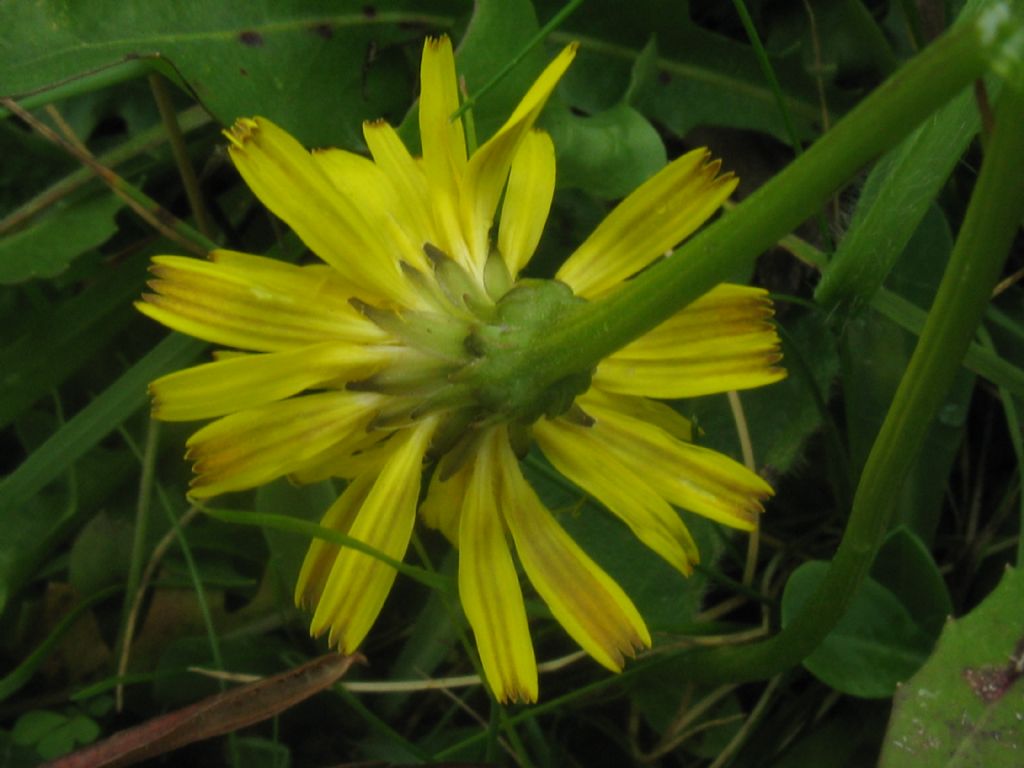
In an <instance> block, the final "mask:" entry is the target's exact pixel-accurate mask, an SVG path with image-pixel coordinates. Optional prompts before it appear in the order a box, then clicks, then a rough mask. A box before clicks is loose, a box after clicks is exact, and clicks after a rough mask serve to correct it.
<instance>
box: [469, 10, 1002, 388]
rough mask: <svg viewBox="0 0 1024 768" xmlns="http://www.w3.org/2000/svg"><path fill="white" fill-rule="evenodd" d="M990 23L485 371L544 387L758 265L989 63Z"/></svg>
mask: <svg viewBox="0 0 1024 768" xmlns="http://www.w3.org/2000/svg"><path fill="white" fill-rule="evenodd" d="M983 26H984V25H983V24H981V23H980V22H977V21H975V22H968V23H964V24H961V25H959V26H958V27H956V28H955V29H954V30H953V31H952V32H950V33H949V34H948V35H947V36H945V37H944V38H942V39H941V40H939V41H937V42H936V43H935V44H934V45H932V46H930V47H929V48H928V49H927V50H926V51H924V52H923V53H921V54H920V55H919V56H918V57H916V58H915V59H913V60H912V61H911V62H909V63H908V64H907V65H906V66H905V67H904V68H903V69H902V70H901V71H899V72H898V73H897V74H896V75H895V76H894V77H893V78H892V79H890V80H888V81H887V82H886V83H885V84H884V85H882V86H880V87H879V88H878V90H876V91H875V92H874V93H873V94H872V95H871V96H869V97H868V98H866V99H865V100H864V101H863V102H862V103H861V104H860V105H858V106H857V108H856V109H854V110H853V111H852V112H850V113H849V114H848V115H847V116H846V118H844V119H843V120H842V121H841V122H839V123H838V124H837V125H836V126H835V127H834V128H833V129H832V130H831V131H829V132H828V133H827V134H825V135H824V136H823V137H822V138H821V139H819V140H818V141H817V142H816V143H815V144H814V146H812V147H811V148H810V149H809V150H808V151H807V152H805V153H804V154H803V155H802V156H801V157H799V158H797V159H796V160H794V161H793V162H792V163H791V164H790V165H789V166H788V167H787V168H786V169H785V170H784V171H782V172H781V173H780V174H778V175H777V176H776V177H775V178H774V179H772V180H771V181H769V182H768V183H767V184H765V185H764V186H763V187H761V189H760V190H758V191H757V192H756V193H755V194H753V195H751V196H750V197H749V198H747V200H745V201H744V202H743V203H742V204H740V205H739V206H737V207H736V208H735V209H734V210H733V211H732V212H730V213H728V214H726V215H724V216H723V217H722V218H721V219H720V220H719V221H717V222H716V223H715V224H713V225H711V226H710V227H708V228H707V229H706V230H704V231H703V232H702V233H700V234H698V235H697V236H696V237H694V238H693V239H691V240H690V241H688V242H687V243H685V244H684V245H683V246H682V247H680V248H679V249H678V250H677V251H676V252H675V253H674V254H673V255H671V256H670V257H668V258H666V259H663V260H662V261H661V262H659V263H657V264H655V265H654V266H652V267H651V268H650V269H648V270H647V271H645V272H644V273H642V274H640V275H639V276H637V277H636V278H635V279H633V280H631V281H629V282H628V283H626V284H625V285H624V286H623V287H622V288H621V289H620V290H618V291H616V292H615V293H613V294H612V295H611V296H609V297H608V298H606V299H602V300H600V301H596V302H592V303H589V304H585V305H582V306H580V307H579V308H578V309H575V310H574V311H571V312H567V313H566V316H565V317H564V319H563V320H562V321H560V322H559V323H558V324H556V325H555V326H553V327H552V328H551V329H550V333H549V334H547V335H546V336H545V337H543V338H541V339H538V340H537V342H536V343H535V344H532V345H531V346H529V347H528V348H524V349H519V350H516V351H514V352H511V353H510V354H507V355H502V356H501V357H500V358H496V359H494V360H493V361H491V362H489V364H488V369H487V370H482V371H481V372H480V373H481V378H482V379H485V380H488V381H491V382H501V381H503V380H507V378H508V377H510V376H522V375H523V372H527V374H526V375H527V376H528V378H529V381H528V382H526V386H529V387H532V388H534V389H535V391H537V392H543V391H545V390H546V389H547V388H548V387H550V386H551V385H553V384H554V383H555V382H557V381H559V380H561V379H563V378H565V377H566V376H567V375H570V374H572V373H573V372H578V371H581V370H588V369H590V368H593V367H594V366H595V365H596V364H597V363H598V362H599V361H600V360H601V359H602V358H604V357H606V356H607V355H609V354H610V353H612V352H614V351H615V350H617V349H619V348H620V347H622V346H624V345H625V344H627V343H629V342H630V341H632V340H633V339H635V338H637V337H638V336H640V335H642V334H644V333H646V332H647V331H649V330H651V329H652V328H654V327H655V326H656V325H658V324H659V323H661V322H662V321H664V320H665V319H667V318H668V317H670V316H671V315H672V314H674V313H675V312H677V311H678V310H680V309H681V308H682V307H684V306H686V305H687V304H689V303H690V302H691V301H693V300H694V299H696V298H697V297H699V296H701V295H702V294H704V293H705V292H707V291H708V290H710V289H711V288H712V287H714V286H715V285H716V284H718V283H720V282H722V281H723V280H726V279H728V278H729V277H731V276H734V275H736V274H738V273H742V272H743V271H744V270H748V269H749V268H750V266H751V265H752V263H753V261H754V259H755V258H756V257H757V255H758V254H760V253H761V252H762V251H764V250H765V249H766V248H768V247H770V246H771V245H772V244H774V243H775V242H777V241H778V240H779V239H780V238H781V237H783V236H785V235H787V234H788V233H789V232H791V231H792V230H793V229H795V228H796V227H797V226H798V225H799V224H800V223H801V222H803V221H804V220H806V219H807V218H809V217H810V216H813V215H814V213H815V211H817V210H818V209H819V207H820V206H821V205H822V204H823V203H824V202H825V201H826V200H828V198H829V196H830V195H832V194H833V192H835V190H836V189H838V188H839V187H840V186H841V185H842V184H843V183H844V182H846V180H848V179H849V178H851V177H852V176H853V175H854V174H855V173H856V172H857V171H858V170H859V169H860V168H862V167H863V166H864V165H865V164H867V163H868V162H870V161H871V160H873V159H874V158H876V157H878V156H879V155H880V154H881V153H883V152H885V151H886V150H888V149H890V148H891V147H892V146H894V145H895V144H896V142H898V141H899V140H900V139H901V138H902V137H903V136H905V135H906V134H907V133H909V132H910V131H911V130H912V129H913V128H914V127H915V126H916V125H917V124H918V123H919V122H921V121H922V120H923V119H924V118H925V117H927V116H928V115H929V114H931V113H932V112H933V111H935V110H936V109H937V108H938V107H940V106H941V105H942V104H943V103H945V102H946V101H948V100H949V99H950V98H952V97H953V96H955V95H956V94H957V93H959V92H960V90H961V89H962V88H964V87H966V86H967V85H968V84H970V82H971V81H972V80H973V79H974V78H975V77H977V76H979V75H980V74H981V73H983V72H984V71H985V69H986V63H987V54H988V52H989V51H990V50H991V48H992V47H993V46H994V45H995V44H997V43H998V42H999V41H998V40H997V41H995V42H993V40H992V39H985V34H983V32H982V27H983ZM988 26H989V27H991V26H992V25H991V24H989V25H988ZM1006 27H1012V28H1013V29H1016V26H1015V25H1014V24H1012V23H1007V24H1004V25H1003V27H1001V28H998V29H997V32H1001V33H1002V36H1005V35H1009V34H1010V31H1012V30H1007V29H1005V28H1006ZM989 36H990V37H991V30H989ZM1000 39H1001V38H1000Z"/></svg>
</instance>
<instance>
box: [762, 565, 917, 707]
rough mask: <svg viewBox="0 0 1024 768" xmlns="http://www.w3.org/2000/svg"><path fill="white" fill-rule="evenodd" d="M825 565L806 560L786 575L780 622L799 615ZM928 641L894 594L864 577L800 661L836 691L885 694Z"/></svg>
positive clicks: (865, 695)
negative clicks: (843, 610) (815, 645)
mask: <svg viewBox="0 0 1024 768" xmlns="http://www.w3.org/2000/svg"><path fill="white" fill-rule="evenodd" d="M828 567H829V566H828V563H826V562H823V561H819V560H815V561H811V562H808V563H804V564H803V565H801V566H800V567H799V568H797V569H796V570H795V571H794V572H793V574H792V575H791V576H790V577H789V581H787V582H786V589H785V591H784V593H783V595H782V625H783V626H785V625H786V624H788V623H789V621H790V620H791V619H792V617H793V616H795V615H796V614H797V613H799V611H800V608H801V607H802V606H803V604H804V602H805V601H806V600H807V598H809V597H810V596H811V595H812V594H813V593H814V591H815V590H816V589H817V588H818V585H819V584H820V583H821V581H822V579H823V578H824V577H825V573H826V572H827V571H828ZM931 644H932V640H931V638H930V637H928V635H927V634H926V633H925V632H924V631H923V630H922V629H921V628H920V627H918V626H917V624H916V623H915V622H914V620H913V618H912V617H911V615H910V613H909V612H908V611H907V609H906V608H904V607H903V605H902V604H901V603H900V601H899V600H898V599H897V598H896V596H895V595H893V594H892V592H890V591H889V590H887V589H886V588H885V587H883V586H882V585H881V584H879V583H878V582H877V581H875V580H874V579H870V578H869V579H865V581H864V584H863V585H862V587H861V588H860V589H859V590H858V591H857V594H856V595H855V596H854V598H853V602H852V603H851V605H850V608H849V610H848V611H847V612H846V614H845V615H844V616H843V618H842V619H841V620H840V621H839V623H838V624H837V625H836V627H835V629H833V630H832V632H831V633H829V635H828V637H826V638H825V640H824V641H823V642H822V643H821V645H819V646H818V648H817V649H816V650H815V651H814V652H813V653H812V654H811V655H810V656H808V657H807V658H806V659H804V662H803V664H804V667H806V668H807V669H808V670H809V671H810V672H811V673H812V674H813V675H814V676H815V677H817V678H818V679H819V680H821V681H822V682H824V683H826V684H827V685H830V686H831V687H833V688H835V689H836V690H837V691H840V692H842V693H847V694H850V695H852V696H860V697H862V698H868V699H871V698H885V697H887V696H891V695H892V693H893V691H895V690H896V688H897V686H898V685H899V683H901V682H903V681H905V680H907V679H908V678H909V677H910V676H911V675H913V674H914V672H916V671H917V670H918V669H919V668H920V666H921V664H923V663H924V660H925V659H926V658H927V656H928V652H929V650H930V649H931Z"/></svg>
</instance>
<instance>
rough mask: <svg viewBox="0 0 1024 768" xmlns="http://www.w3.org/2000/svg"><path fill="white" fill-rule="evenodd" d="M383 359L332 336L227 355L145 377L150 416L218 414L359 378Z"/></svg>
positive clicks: (375, 350)
mask: <svg viewBox="0 0 1024 768" xmlns="http://www.w3.org/2000/svg"><path fill="white" fill-rule="evenodd" d="M387 359H388V354H387V350H385V349H383V348H380V347H367V346H364V345H360V344H344V343H338V342H326V343H322V344H316V345H313V346H310V347H302V348H300V349H296V350H291V351H288V352H271V353H268V354H261V355H238V356H232V357H229V358H227V359H223V360H218V361H217V362H213V363H206V364H205V365H197V366H195V367H194V368H186V369H185V370H183V371H177V372H176V373H172V374H169V375H167V376H163V377H161V378H159V379H157V380H156V381H154V382H153V383H151V384H150V385H149V391H150V394H151V395H152V396H153V416H154V417H156V418H158V419H161V420H162V421H192V420H195V419H209V418H214V417H217V416H223V415H224V414H226V413H234V412H236V411H243V410H246V409H249V408H255V407H257V406H261V405H265V404H266V403H269V402H273V401H275V400H282V399H284V398H286V397H290V396H292V395H295V394H298V393H299V392H301V391H303V390H305V389H310V388H313V387H316V386H318V385H322V384H324V383H326V382H332V383H335V384H337V383H339V382H340V381H341V380H355V379H362V378H365V377H366V376H369V375H370V374H371V373H372V372H373V371H374V370H376V369H377V368H379V367H380V366H381V365H382V364H383V363H384V362H385V361H387Z"/></svg>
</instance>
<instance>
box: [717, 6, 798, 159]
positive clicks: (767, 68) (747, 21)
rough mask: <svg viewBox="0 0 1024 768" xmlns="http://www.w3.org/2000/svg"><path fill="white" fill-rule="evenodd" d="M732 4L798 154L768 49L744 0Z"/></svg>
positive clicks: (794, 151)
mask: <svg viewBox="0 0 1024 768" xmlns="http://www.w3.org/2000/svg"><path fill="white" fill-rule="evenodd" d="M732 5H733V7H734V8H735V9H736V14H737V15H738V16H739V17H740V23H741V24H743V30H744V31H745V32H746V33H747V39H748V40H749V41H750V45H751V47H752V48H753V49H754V53H755V54H756V55H757V63H758V64H759V65H760V67H761V72H762V73H763V74H764V79H765V80H767V81H768V87H769V88H771V91H772V96H774V97H775V105H776V106H777V107H778V109H779V116H780V117H781V118H782V123H783V125H784V126H785V128H786V135H787V136H788V137H789V145H790V146H791V147H792V148H793V154H795V155H799V154H800V153H801V152H803V147H801V146H800V138H799V137H798V136H797V134H796V126H795V125H794V124H793V118H792V117H790V114H789V109H788V108H787V107H786V97H785V95H784V94H783V93H782V86H780V85H779V79H778V78H777V77H776V76H775V70H774V69H772V63H771V60H770V59H769V58H768V51H766V50H765V49H764V45H763V44H762V43H761V37H760V36H759V35H758V34H757V27H755V26H754V20H753V19H752V18H750V12H749V11H748V10H747V4H746V2H745V0H732Z"/></svg>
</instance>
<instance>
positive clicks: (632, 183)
mask: <svg viewBox="0 0 1024 768" xmlns="http://www.w3.org/2000/svg"><path fill="white" fill-rule="evenodd" d="M548 125H549V128H550V129H551V134H552V138H553V139H554V141H555V146H556V147H557V148H558V184H559V186H560V187H568V188H571V187H578V188H579V189H583V190H585V191H587V192H589V193H590V194H592V195H595V196H596V197H601V198H605V199H612V198H618V197H625V196H626V195H627V194H628V193H629V192H632V191H633V190H634V189H635V188H636V187H638V186H640V184H641V183H643V182H644V181H646V180H647V179H648V178H649V177H650V176H653V175H654V174H655V173H656V172H657V171H659V170H661V168H663V167H664V165H665V146H664V145H663V144H662V142H661V137H660V136H658V132H657V131H655V130H654V127H653V126H652V125H651V124H650V122H648V120H647V119H646V118H645V117H644V116H643V115H641V114H640V113H639V112H637V111H636V110H635V109H633V108H632V107H630V106H628V105H626V104H625V103H623V104H619V105H617V106H614V107H612V108H611V109H607V110H605V111H603V112H599V113H597V114H596V115H593V116H591V117H579V116H576V115H564V116H562V117H560V119H557V120H556V119H553V120H549V121H548Z"/></svg>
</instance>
